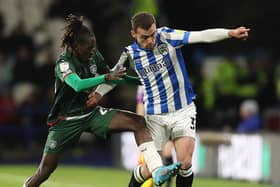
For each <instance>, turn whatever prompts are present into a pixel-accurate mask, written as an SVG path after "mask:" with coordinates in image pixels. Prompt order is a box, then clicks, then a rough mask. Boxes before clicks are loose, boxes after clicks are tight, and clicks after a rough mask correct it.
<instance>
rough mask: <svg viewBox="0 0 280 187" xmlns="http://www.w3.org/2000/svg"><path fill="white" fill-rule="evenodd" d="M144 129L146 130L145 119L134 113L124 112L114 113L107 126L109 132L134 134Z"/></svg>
mask: <svg viewBox="0 0 280 187" xmlns="http://www.w3.org/2000/svg"><path fill="white" fill-rule="evenodd" d="M144 128H147V125H146V121H145V118H144V117H143V116H140V115H138V114H136V113H133V112H130V111H126V110H116V113H115V115H114V116H113V118H112V120H111V122H110V124H109V130H110V131H111V132H114V131H117V132H122V131H134V132H135V131H137V130H140V129H144Z"/></svg>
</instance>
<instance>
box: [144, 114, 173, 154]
mask: <svg viewBox="0 0 280 187" xmlns="http://www.w3.org/2000/svg"><path fill="white" fill-rule="evenodd" d="M146 120H147V126H148V129H149V131H150V133H151V135H152V138H153V140H154V142H155V146H156V148H157V150H158V151H162V150H163V149H164V146H165V144H166V143H167V142H168V140H169V137H170V131H169V130H168V129H167V128H166V126H165V125H164V124H165V123H164V120H163V119H162V117H161V116H160V115H147V116H146Z"/></svg>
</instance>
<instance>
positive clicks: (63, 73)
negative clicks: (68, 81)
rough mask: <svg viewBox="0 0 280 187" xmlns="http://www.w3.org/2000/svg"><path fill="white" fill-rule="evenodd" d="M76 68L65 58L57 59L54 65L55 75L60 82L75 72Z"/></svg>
mask: <svg viewBox="0 0 280 187" xmlns="http://www.w3.org/2000/svg"><path fill="white" fill-rule="evenodd" d="M75 72H76V70H75V68H74V66H73V65H72V63H70V62H68V61H66V60H63V59H61V60H59V61H58V62H57V63H56V65H55V75H56V77H58V78H59V79H60V80H61V81H62V82H64V81H65V78H66V77H67V76H68V75H70V74H72V73H75Z"/></svg>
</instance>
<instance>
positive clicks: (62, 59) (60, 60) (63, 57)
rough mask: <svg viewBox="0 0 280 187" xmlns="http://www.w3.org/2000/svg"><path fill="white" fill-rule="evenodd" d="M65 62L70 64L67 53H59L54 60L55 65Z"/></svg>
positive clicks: (70, 59)
mask: <svg viewBox="0 0 280 187" xmlns="http://www.w3.org/2000/svg"><path fill="white" fill-rule="evenodd" d="M65 62H67V63H72V57H71V56H70V55H69V54H68V53H67V52H63V53H61V54H60V55H59V56H58V57H57V59H56V64H60V63H65Z"/></svg>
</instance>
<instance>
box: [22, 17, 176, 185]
mask: <svg viewBox="0 0 280 187" xmlns="http://www.w3.org/2000/svg"><path fill="white" fill-rule="evenodd" d="M66 20H67V23H68V24H67V26H66V28H65V34H64V37H63V40H62V47H64V48H66V50H65V52H64V53H63V54H61V55H60V56H59V57H58V59H57V61H56V65H55V78H56V80H55V101H54V105H53V107H52V109H51V111H50V113H49V116H48V119H47V124H48V125H49V133H48V137H47V141H46V144H45V148H44V153H43V156H42V160H41V163H40V165H39V168H38V170H37V171H36V173H35V174H34V175H33V176H31V177H30V178H28V179H27V180H26V181H25V183H24V185H23V186H24V187H38V186H40V184H41V183H43V182H44V181H45V180H47V179H48V178H49V176H50V175H51V173H52V172H53V171H54V170H55V169H56V167H57V165H58V162H59V160H60V159H61V156H62V153H63V152H64V151H65V150H66V149H68V148H70V147H72V146H73V145H74V144H75V143H77V142H78V140H79V138H80V135H81V133H82V132H85V131H87V132H91V133H94V134H95V135H97V136H100V137H103V138H107V137H108V135H110V133H113V132H121V131H133V132H134V134H135V139H136V143H137V145H138V146H139V148H140V150H141V152H142V154H143V156H144V158H145V162H146V163H147V166H148V169H149V171H150V172H152V173H153V179H154V181H156V185H158V186H159V185H161V184H162V183H163V182H165V181H166V180H168V179H169V178H170V176H171V174H173V173H175V172H176V171H177V170H178V169H179V167H180V163H175V164H173V165H169V166H163V164H162V161H161V158H160V155H159V154H158V152H157V150H156V148H155V144H154V142H153V141H152V137H151V135H150V133H149V131H148V129H147V126H146V122H145V119H144V118H143V117H142V116H140V115H137V114H135V113H132V112H128V111H121V110H116V109H107V108H103V107H99V106H96V105H92V104H91V103H92V102H91V99H90V96H89V95H90V93H91V92H92V88H93V87H96V86H97V85H98V84H101V83H104V82H106V83H110V81H115V82H114V83H116V82H118V81H124V82H130V81H132V82H133V80H134V79H130V78H129V77H128V76H126V75H125V71H124V68H123V67H119V68H115V70H114V71H112V72H109V70H108V69H107V68H106V65H105V64H104V59H103V57H102V56H101V54H100V53H99V52H98V51H97V49H96V42H95V36H94V34H93V32H91V31H90V30H89V29H88V27H86V26H85V25H84V24H83V20H82V17H77V16H75V15H69V16H68V17H67V19H66ZM100 73H103V75H100ZM104 73H106V74H104ZM121 79H123V80H121ZM137 172H139V171H137Z"/></svg>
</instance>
